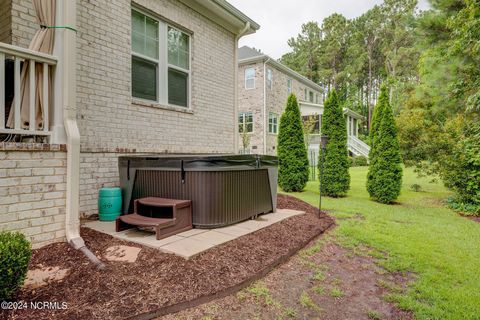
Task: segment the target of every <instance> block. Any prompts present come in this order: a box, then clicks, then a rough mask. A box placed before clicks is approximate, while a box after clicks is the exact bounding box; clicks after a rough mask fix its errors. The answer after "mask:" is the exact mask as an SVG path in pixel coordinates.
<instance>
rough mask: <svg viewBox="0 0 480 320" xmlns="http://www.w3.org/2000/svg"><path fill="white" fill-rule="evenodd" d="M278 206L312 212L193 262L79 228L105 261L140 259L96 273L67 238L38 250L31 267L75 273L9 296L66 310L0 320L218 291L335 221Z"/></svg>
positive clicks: (118, 309) (136, 305) (159, 303)
mask: <svg viewBox="0 0 480 320" xmlns="http://www.w3.org/2000/svg"><path fill="white" fill-rule="evenodd" d="M278 207H279V208H289V209H295V210H302V211H306V212H307V214H304V215H299V216H295V217H291V218H289V219H286V220H283V221H281V222H279V223H276V224H274V225H271V226H269V227H267V228H264V229H261V230H259V231H256V232H254V233H252V234H248V235H245V236H243V237H240V238H238V239H235V240H233V241H230V242H228V243H225V244H223V245H220V246H218V247H215V248H212V249H210V250H208V251H206V252H204V253H201V254H199V255H198V256H196V257H194V258H192V259H190V260H185V259H183V258H181V257H177V256H175V255H172V254H166V253H162V252H160V251H158V250H155V249H151V248H147V247H143V246H141V245H138V244H134V243H130V242H126V241H122V240H119V239H115V238H113V237H111V236H109V235H106V234H102V233H98V232H96V231H93V230H91V229H87V228H82V230H81V233H82V237H83V238H84V239H85V242H86V244H87V246H88V247H89V248H90V249H91V250H92V251H93V252H94V253H95V254H96V255H97V256H98V257H100V258H102V256H103V254H104V253H105V250H106V249H107V248H108V247H110V246H113V245H122V244H123V245H124V244H128V245H130V246H136V247H141V248H142V250H141V252H140V254H139V256H138V259H137V261H136V262H135V263H124V262H107V261H104V262H105V264H106V265H107V267H106V269H105V270H103V271H98V270H96V269H94V268H93V267H92V264H91V263H89V262H88V261H87V260H86V258H85V257H84V256H83V255H82V254H81V253H79V252H77V251H75V250H73V249H71V248H70V247H69V246H68V245H67V244H66V243H57V244H52V245H49V246H46V247H44V248H41V249H39V250H34V253H33V256H32V260H31V262H30V268H31V269H33V268H37V267H40V265H41V266H43V267H45V266H58V267H61V268H69V269H70V273H69V275H68V276H67V277H66V278H64V279H63V280H62V281H58V282H52V283H49V284H48V285H46V286H44V287H41V288H37V289H35V290H26V289H23V290H21V291H20V292H18V294H17V295H16V296H15V297H14V298H13V299H12V300H13V301H20V300H23V301H26V302H27V303H30V302H39V301H42V302H43V301H46V302H58V303H60V304H61V303H62V302H66V303H67V308H66V309H60V310H58V309H57V310H49V309H43V310H32V309H31V308H28V309H24V310H16V311H15V312H9V313H6V312H5V311H4V310H3V311H0V312H4V313H3V314H2V313H0V318H2V319H3V318H5V317H4V316H6V318H8V319H123V318H127V317H131V316H134V315H137V314H142V313H147V312H151V311H155V310H159V309H162V308H165V307H167V306H171V305H175V304H177V303H181V302H185V301H189V300H194V299H197V298H199V297H202V296H209V295H214V294H216V293H218V292H221V291H222V290H225V289H226V288H230V287H232V286H235V285H237V284H240V283H242V282H244V281H245V280H247V279H250V278H251V277H252V276H254V275H255V274H257V273H259V272H261V271H262V270H264V269H265V267H267V266H270V265H273V264H275V262H278V261H279V259H281V258H282V257H285V256H287V255H288V254H290V253H291V251H292V249H294V248H299V247H301V246H304V245H306V244H307V243H308V242H309V241H310V240H311V239H312V238H313V237H315V236H316V235H319V234H321V233H323V232H324V231H325V230H327V229H329V228H330V227H331V226H333V225H334V221H333V219H332V218H330V217H329V216H328V215H326V214H325V213H323V212H322V213H321V214H320V219H318V218H317V216H316V214H317V212H318V210H316V209H315V208H314V207H312V206H310V205H309V204H307V203H305V202H302V201H300V200H297V199H295V198H292V197H289V196H285V195H279V196H278ZM103 260H104V259H103Z"/></svg>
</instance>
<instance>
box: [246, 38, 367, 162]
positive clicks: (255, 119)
mask: <svg viewBox="0 0 480 320" xmlns="http://www.w3.org/2000/svg"><path fill="white" fill-rule="evenodd" d="M238 70H239V71H238V84H237V85H238V92H239V94H238V98H239V102H238V106H239V114H238V130H239V135H240V138H239V143H238V148H239V150H240V152H246V153H260V154H270V155H275V154H276V150H275V148H276V145H277V134H278V126H279V123H280V116H281V114H282V112H283V110H284V109H285V103H286V101H287V97H288V96H289V95H290V93H294V94H295V95H296V96H297V100H298V103H299V106H300V112H301V114H302V118H303V119H304V120H305V119H307V118H308V117H314V118H315V120H316V123H315V127H314V132H313V134H312V135H310V138H309V139H310V143H309V149H311V150H312V151H313V152H317V153H318V147H319V141H320V136H321V132H320V129H321V121H322V114H323V100H324V98H325V95H324V90H323V88H322V87H321V86H319V85H318V84H316V83H314V82H313V81H311V80H309V79H307V78H306V77H304V76H302V75H300V74H299V73H297V72H295V71H293V70H292V69H290V68H288V67H286V66H284V65H283V64H281V63H280V62H278V61H276V60H275V59H272V58H270V57H269V56H268V55H266V54H263V53H261V52H260V51H258V50H255V49H253V48H250V47H247V46H243V47H241V48H239V50H238ZM344 114H345V121H346V122H347V132H348V147H349V151H350V152H351V153H352V154H353V155H364V156H368V150H369V148H368V145H366V144H365V143H363V142H362V141H361V140H360V139H358V138H357V137H358V128H359V125H360V121H361V120H362V119H363V117H362V116H361V115H359V114H358V113H356V112H354V111H352V110H350V109H348V108H344ZM244 130H245V132H247V133H248V135H249V137H250V138H249V141H248V142H249V144H248V146H245V145H244V144H245V143H243V141H242V140H243V139H242V136H243V134H242V132H244Z"/></svg>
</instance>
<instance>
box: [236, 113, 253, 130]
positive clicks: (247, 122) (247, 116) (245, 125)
mask: <svg viewBox="0 0 480 320" xmlns="http://www.w3.org/2000/svg"><path fill="white" fill-rule="evenodd" d="M238 132H240V133H242V132H248V133H251V132H253V113H251V112H240V113H239V114H238Z"/></svg>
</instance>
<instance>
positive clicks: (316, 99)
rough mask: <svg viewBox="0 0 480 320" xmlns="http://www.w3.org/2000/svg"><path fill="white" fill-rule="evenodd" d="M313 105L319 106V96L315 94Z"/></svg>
mask: <svg viewBox="0 0 480 320" xmlns="http://www.w3.org/2000/svg"><path fill="white" fill-rule="evenodd" d="M315 103H316V104H319V103H320V99H319V94H318V93H317V94H315Z"/></svg>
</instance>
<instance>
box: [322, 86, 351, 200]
mask: <svg viewBox="0 0 480 320" xmlns="http://www.w3.org/2000/svg"><path fill="white" fill-rule="evenodd" d="M322 134H325V135H327V136H328V138H329V142H328V144H327V146H326V148H325V155H324V156H325V159H324V163H323V179H322V193H324V194H326V195H327V196H330V197H343V196H345V195H346V194H347V191H348V189H349V188H350V173H349V171H348V170H349V168H350V164H349V162H348V147H347V126H346V123H345V117H344V115H343V109H342V107H341V106H340V103H339V101H338V96H337V92H336V91H335V90H332V91H330V92H329V94H328V97H327V99H326V100H325V106H324V112H323V117H322ZM321 152H322V151H321V150H320V155H319V159H320V158H321ZM321 170H322V168H321V163H319V172H320V173H321Z"/></svg>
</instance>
